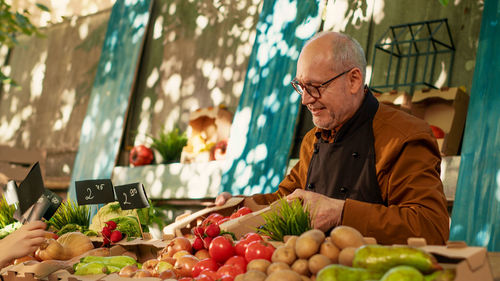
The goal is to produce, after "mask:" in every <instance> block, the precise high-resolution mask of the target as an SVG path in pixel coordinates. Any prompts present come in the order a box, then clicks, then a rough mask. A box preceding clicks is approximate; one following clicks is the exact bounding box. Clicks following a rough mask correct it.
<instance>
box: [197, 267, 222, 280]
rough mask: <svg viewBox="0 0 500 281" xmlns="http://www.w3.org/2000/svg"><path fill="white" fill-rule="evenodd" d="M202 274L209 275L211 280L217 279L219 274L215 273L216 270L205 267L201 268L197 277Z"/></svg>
mask: <svg viewBox="0 0 500 281" xmlns="http://www.w3.org/2000/svg"><path fill="white" fill-rule="evenodd" d="M203 275H205V276H209V277H210V278H212V279H213V280H217V279H219V276H218V275H217V272H215V271H212V270H209V269H205V270H203V271H202V272H201V273H200V275H198V277H200V276H203Z"/></svg>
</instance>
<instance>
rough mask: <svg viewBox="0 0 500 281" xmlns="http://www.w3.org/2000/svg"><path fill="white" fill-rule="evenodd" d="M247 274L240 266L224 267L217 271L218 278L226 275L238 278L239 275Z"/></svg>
mask: <svg viewBox="0 0 500 281" xmlns="http://www.w3.org/2000/svg"><path fill="white" fill-rule="evenodd" d="M243 273H245V272H244V271H243V270H242V269H241V268H239V267H238V266H232V265H223V266H221V267H219V269H218V270H217V276H219V278H221V277H222V276H224V275H229V276H231V277H233V278H234V277H236V276H237V275H240V274H243Z"/></svg>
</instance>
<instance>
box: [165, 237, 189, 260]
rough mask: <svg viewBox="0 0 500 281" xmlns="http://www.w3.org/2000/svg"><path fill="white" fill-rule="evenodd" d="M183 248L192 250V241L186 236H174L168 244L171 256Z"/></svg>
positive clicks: (168, 251)
mask: <svg viewBox="0 0 500 281" xmlns="http://www.w3.org/2000/svg"><path fill="white" fill-rule="evenodd" d="M182 250H185V251H188V252H189V253H191V251H192V247H191V242H189V239H187V238H184V237H176V238H174V239H173V240H172V241H170V243H169V244H168V246H167V253H168V255H169V256H173V255H174V254H175V253H177V252H178V251H182Z"/></svg>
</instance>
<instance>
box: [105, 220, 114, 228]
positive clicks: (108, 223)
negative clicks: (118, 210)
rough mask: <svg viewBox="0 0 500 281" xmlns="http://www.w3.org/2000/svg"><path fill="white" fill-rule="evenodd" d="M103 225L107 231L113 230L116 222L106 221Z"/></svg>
mask: <svg viewBox="0 0 500 281" xmlns="http://www.w3.org/2000/svg"><path fill="white" fill-rule="evenodd" d="M105 224H106V225H107V226H108V227H109V230H115V229H116V222H114V221H107V222H105Z"/></svg>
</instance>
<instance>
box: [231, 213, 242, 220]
mask: <svg viewBox="0 0 500 281" xmlns="http://www.w3.org/2000/svg"><path fill="white" fill-rule="evenodd" d="M239 217H241V214H238V213H233V214H232V215H231V216H229V219H235V218H239Z"/></svg>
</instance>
